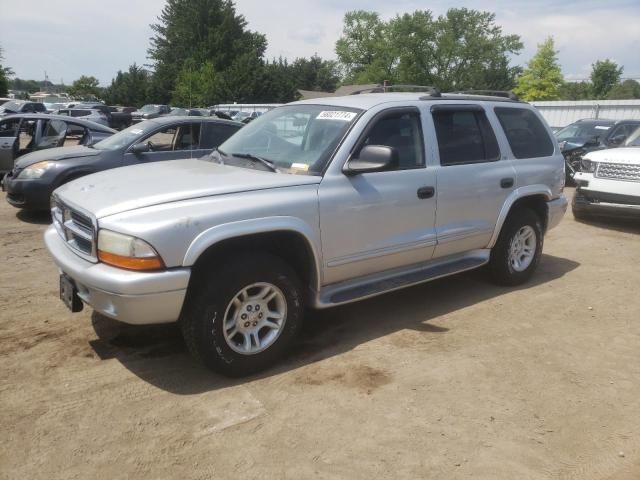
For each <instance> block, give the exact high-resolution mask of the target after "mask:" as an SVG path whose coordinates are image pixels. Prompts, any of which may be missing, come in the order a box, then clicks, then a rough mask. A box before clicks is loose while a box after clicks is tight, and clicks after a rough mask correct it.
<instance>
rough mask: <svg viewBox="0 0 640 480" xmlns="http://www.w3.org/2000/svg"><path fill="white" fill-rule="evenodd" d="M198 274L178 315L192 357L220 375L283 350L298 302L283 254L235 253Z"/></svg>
mask: <svg viewBox="0 0 640 480" xmlns="http://www.w3.org/2000/svg"><path fill="white" fill-rule="evenodd" d="M200 278H201V279H202V281H201V283H199V284H198V285H194V291H193V292H192V293H191V294H190V298H189V299H188V300H187V304H186V306H185V309H184V312H183V315H182V318H181V320H180V323H181V327H182V332H183V335H184V338H185V342H186V344H187V347H188V348H189V350H190V352H191V353H192V354H193V356H194V357H196V358H197V359H199V360H200V361H201V362H202V363H204V364H205V365H206V366H207V367H209V368H211V369H212V370H215V371H217V372H219V373H222V374H223V375H227V376H243V375H249V374H251V373H255V372H258V371H260V370H263V369H265V368H268V367H269V366H271V365H272V364H273V363H274V362H276V361H277V360H278V359H279V358H280V357H281V356H282V355H283V354H284V353H285V352H286V351H287V350H288V348H289V346H290V345H291V344H292V342H293V341H294V339H295V337H296V335H297V334H298V331H299V330H300V326H301V323H302V312H303V306H302V298H301V293H300V292H301V289H300V283H299V281H298V278H297V275H296V274H295V272H294V271H293V270H292V269H291V267H289V265H287V264H286V263H285V262H284V261H283V260H281V259H280V258H278V257H275V256H272V255H267V254H244V255H237V256H235V257H234V258H232V259H230V260H229V261H227V262H226V263H224V264H223V265H220V267H219V268H215V270H213V271H211V273H210V275H209V274H207V275H204V276H202V277H200Z"/></svg>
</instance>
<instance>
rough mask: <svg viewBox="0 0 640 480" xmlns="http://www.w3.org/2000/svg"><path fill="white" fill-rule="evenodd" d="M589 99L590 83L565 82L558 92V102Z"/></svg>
mask: <svg viewBox="0 0 640 480" xmlns="http://www.w3.org/2000/svg"><path fill="white" fill-rule="evenodd" d="M590 98H591V83H589V82H566V83H564V84H562V86H561V87H560V89H559V90H558V99H559V100H589V99H590Z"/></svg>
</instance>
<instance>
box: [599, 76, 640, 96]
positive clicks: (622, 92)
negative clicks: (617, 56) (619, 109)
mask: <svg viewBox="0 0 640 480" xmlns="http://www.w3.org/2000/svg"><path fill="white" fill-rule="evenodd" d="M607 98H608V99H610V100H632V99H634V98H640V83H638V82H636V81H635V80H631V79H629V80H625V81H624V82H622V83H618V84H617V85H615V86H614V87H613V88H612V89H611V90H610V91H609V94H608V95H607Z"/></svg>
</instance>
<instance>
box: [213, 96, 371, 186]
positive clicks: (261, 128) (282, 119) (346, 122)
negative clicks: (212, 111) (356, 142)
mask: <svg viewBox="0 0 640 480" xmlns="http://www.w3.org/2000/svg"><path fill="white" fill-rule="evenodd" d="M359 113H361V110H358V109H354V108H346V107H333V106H331V107H330V106H324V105H288V106H284V107H279V108H276V109H273V110H271V111H270V112H268V113H265V114H264V115H261V116H260V117H258V118H257V119H256V120H254V121H253V122H251V123H250V124H249V125H247V126H246V127H244V128H242V129H240V130H239V131H238V133H236V134H234V135H233V136H232V137H230V138H229V139H228V140H227V141H226V142H224V143H223V144H222V145H220V149H219V150H220V152H221V154H222V156H223V161H225V162H227V163H231V164H234V163H233V159H232V158H231V156H233V155H242V156H247V155H252V156H256V157H260V158H262V159H264V160H267V161H269V162H272V163H273V164H274V166H275V167H276V168H277V169H278V170H279V171H286V172H287V173H299V174H307V175H322V171H323V169H324V166H325V165H326V163H327V162H328V161H329V158H330V157H331V155H332V154H333V152H334V150H335V149H336V147H337V146H338V144H339V143H340V141H341V140H342V138H343V137H344V135H345V134H346V132H347V131H348V130H349V128H350V127H351V125H353V123H354V122H355V120H356V118H357V117H358V114H359ZM225 155H227V157H229V158H227V157H225ZM243 165H245V163H241V164H240V166H243Z"/></svg>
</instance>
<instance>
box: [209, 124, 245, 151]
mask: <svg viewBox="0 0 640 480" xmlns="http://www.w3.org/2000/svg"><path fill="white" fill-rule="evenodd" d="M203 126H206V130H205V132H206V134H205V135H203V137H202V138H201V140H200V148H215V147H217V146H218V145H222V144H223V143H224V142H225V141H226V140H227V138H229V137H230V136H231V135H233V134H234V133H236V132H237V131H238V130H239V129H240V127H236V126H235V125H224V124H219V123H216V122H206V123H205V124H204V125H203Z"/></svg>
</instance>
